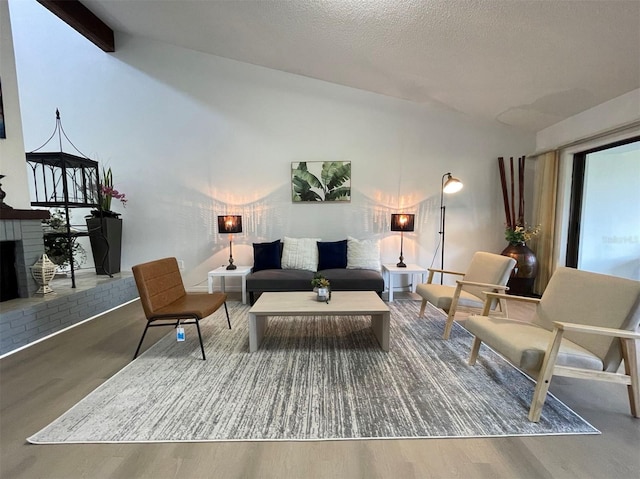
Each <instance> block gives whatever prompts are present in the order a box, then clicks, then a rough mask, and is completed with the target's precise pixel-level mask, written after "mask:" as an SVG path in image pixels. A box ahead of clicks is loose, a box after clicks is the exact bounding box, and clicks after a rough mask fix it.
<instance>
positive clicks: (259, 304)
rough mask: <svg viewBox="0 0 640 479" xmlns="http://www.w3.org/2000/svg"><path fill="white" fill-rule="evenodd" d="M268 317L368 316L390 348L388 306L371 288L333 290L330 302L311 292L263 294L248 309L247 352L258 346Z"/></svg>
mask: <svg viewBox="0 0 640 479" xmlns="http://www.w3.org/2000/svg"><path fill="white" fill-rule="evenodd" d="M269 316H371V328H372V329H373V333H374V334H375V335H376V338H377V339H378V343H380V347H381V348H382V349H383V350H384V351H389V320H390V313H389V307H388V306H387V305H386V304H385V303H384V301H382V300H381V299H380V297H379V296H378V295H377V294H376V293H375V292H374V291H335V292H332V293H331V301H329V303H328V304H327V303H323V302H320V301H317V300H316V293H314V292H311V291H310V292H308V293H307V292H302V293H300V292H289V293H262V295H261V296H260V297H259V298H258V301H256V302H255V304H254V305H253V307H252V308H251V309H250V310H249V351H250V352H252V353H253V352H255V351H257V350H258V348H259V347H260V343H261V342H262V338H263V336H264V332H265V330H266V329H267V319H268V317H269Z"/></svg>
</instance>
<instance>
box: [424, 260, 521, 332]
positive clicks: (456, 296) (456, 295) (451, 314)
mask: <svg viewBox="0 0 640 479" xmlns="http://www.w3.org/2000/svg"><path fill="white" fill-rule="evenodd" d="M427 271H429V276H428V277H427V284H432V283H433V275H434V274H435V273H441V274H452V275H456V276H461V277H462V278H464V276H465V274H466V273H461V272H458V271H447V270H443V269H435V268H428V269H427ZM463 286H479V287H481V288H488V289H490V290H491V291H492V292H494V293H504V292H506V291H508V290H509V288H508V287H507V286H505V285H500V284H489V283H478V282H475V281H465V280H464V279H461V280H460V279H459V280H456V289H455V291H454V292H453V297H452V298H451V306H450V307H449V311H448V313H447V323H446V325H445V327H444V333H443V335H442V338H443V339H449V336H450V335H451V328H452V327H453V321H454V319H455V315H456V310H457V309H458V301H459V300H460V293H462V288H463ZM496 300H497V302H498V307H499V308H500V312H502V314H504V315H506V314H507V302H506V300H505V299H503V298H502V297H501V298H497V299H492V300H491V301H485V307H487V304H488V307H490V308H492V307H493V306H494V304H495V301H496ZM426 307H427V301H426V300H424V299H423V300H422V305H421V306H420V317H422V316H424V311H425V308H426ZM483 314H484V313H483Z"/></svg>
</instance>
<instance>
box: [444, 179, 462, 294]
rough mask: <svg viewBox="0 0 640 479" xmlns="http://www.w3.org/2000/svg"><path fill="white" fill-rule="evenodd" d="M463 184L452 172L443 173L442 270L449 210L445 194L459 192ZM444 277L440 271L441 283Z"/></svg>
mask: <svg viewBox="0 0 640 479" xmlns="http://www.w3.org/2000/svg"><path fill="white" fill-rule="evenodd" d="M445 178H446V180H445ZM463 186H464V185H463V184H462V181H460V180H459V179H458V178H456V177H455V176H451V173H450V172H449V173H445V174H444V175H442V181H441V182H440V269H442V270H444V231H445V216H446V210H447V208H446V206H445V205H444V194H445V193H447V194H451V193H457V192H458V191H460V190H461V189H462V187H463ZM443 277H444V273H440V284H442V282H443Z"/></svg>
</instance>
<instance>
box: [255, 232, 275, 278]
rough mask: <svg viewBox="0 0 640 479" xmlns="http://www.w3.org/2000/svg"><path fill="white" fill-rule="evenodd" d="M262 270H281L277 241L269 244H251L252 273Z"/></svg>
mask: <svg viewBox="0 0 640 479" xmlns="http://www.w3.org/2000/svg"><path fill="white" fill-rule="evenodd" d="M263 269H282V268H281V266H280V240H279V239H278V240H275V241H273V242H271V243H253V271H254V272H256V271H261V270H263Z"/></svg>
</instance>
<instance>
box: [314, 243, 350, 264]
mask: <svg viewBox="0 0 640 479" xmlns="http://www.w3.org/2000/svg"><path fill="white" fill-rule="evenodd" d="M346 267H347V240H342V241H324V242H323V241H318V270H322V269H333V268H346Z"/></svg>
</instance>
